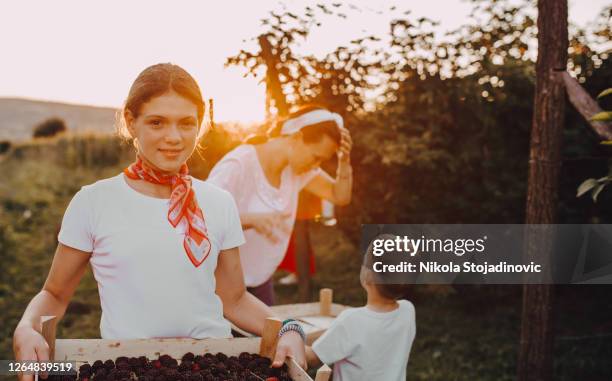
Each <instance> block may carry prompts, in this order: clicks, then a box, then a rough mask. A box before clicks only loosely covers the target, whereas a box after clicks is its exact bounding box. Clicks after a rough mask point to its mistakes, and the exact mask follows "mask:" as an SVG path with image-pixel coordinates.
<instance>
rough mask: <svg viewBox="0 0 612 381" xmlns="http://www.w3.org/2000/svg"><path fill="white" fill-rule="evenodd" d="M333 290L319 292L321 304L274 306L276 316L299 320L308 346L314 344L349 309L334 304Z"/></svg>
mask: <svg viewBox="0 0 612 381" xmlns="http://www.w3.org/2000/svg"><path fill="white" fill-rule="evenodd" d="M332 300H333V290H332V289H331V288H323V289H321V291H320V292H319V302H315V303H298V304H283V305H279V306H272V307H271V308H272V310H273V311H274V315H275V316H278V317H280V318H282V319H287V318H292V319H296V320H298V321H299V322H300V323H301V325H302V327H303V328H304V332H305V333H306V344H308V345H312V343H313V342H314V341H315V340H316V339H317V338H318V337H319V336H321V335H322V334H323V333H324V332H325V331H326V330H327V329H328V328H329V326H330V325H331V323H332V322H333V321H334V319H335V318H336V317H337V316H338V315H339V314H340V312H342V311H344V310H345V309H347V308H349V307H347V306H343V305H341V304H336V303H333V302H332ZM232 329H233V330H235V331H236V332H238V333H240V334H241V335H243V336H245V337H254V336H253V335H252V334H250V333H249V332H246V331H244V330H242V329H240V328H238V327H236V326H232Z"/></svg>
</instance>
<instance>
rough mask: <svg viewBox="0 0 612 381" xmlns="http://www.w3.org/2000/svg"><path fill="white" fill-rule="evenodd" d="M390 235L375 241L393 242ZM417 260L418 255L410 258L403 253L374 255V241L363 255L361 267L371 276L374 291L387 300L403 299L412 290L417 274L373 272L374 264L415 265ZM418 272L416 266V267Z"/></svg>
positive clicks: (394, 252)
mask: <svg viewBox="0 0 612 381" xmlns="http://www.w3.org/2000/svg"><path fill="white" fill-rule="evenodd" d="M395 238H396V236H395V235H392V234H381V235H379V236H377V237H376V239H383V240H388V239H391V240H395ZM417 260H418V253H417V254H416V255H414V256H411V255H410V254H408V253H405V252H397V251H395V250H391V251H385V254H384V255H382V256H375V255H374V240H372V242H370V245H369V246H368V249H367V251H366V253H365V255H364V259H363V266H364V267H365V268H366V269H367V270H368V271H369V272H370V273H371V274H372V277H373V278H374V286H375V287H376V290H377V291H378V292H379V293H380V294H381V295H382V296H383V297H385V298H387V299H393V300H397V299H403V298H405V297H406V296H407V295H408V293H409V292H410V290H411V289H412V288H413V286H414V283H415V281H416V277H417V275H418V273H389V272H376V271H374V270H373V266H374V263H375V262H382V263H383V264H384V265H398V264H401V263H402V262H407V263H415V262H416V261H417ZM417 270H418V265H417Z"/></svg>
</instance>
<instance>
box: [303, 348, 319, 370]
mask: <svg viewBox="0 0 612 381" xmlns="http://www.w3.org/2000/svg"><path fill="white" fill-rule="evenodd" d="M306 362H307V363H308V367H309V368H316V367H318V366H319V365H321V359H320V358H319V356H317V354H316V353H315V352H314V351H313V350H312V347H311V346H308V345H307V346H306Z"/></svg>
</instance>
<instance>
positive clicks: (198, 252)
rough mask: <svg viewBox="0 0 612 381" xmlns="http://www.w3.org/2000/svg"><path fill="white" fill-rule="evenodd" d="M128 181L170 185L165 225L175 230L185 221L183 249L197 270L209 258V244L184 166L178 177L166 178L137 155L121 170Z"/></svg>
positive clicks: (200, 210) (185, 166)
mask: <svg viewBox="0 0 612 381" xmlns="http://www.w3.org/2000/svg"><path fill="white" fill-rule="evenodd" d="M123 173H125V175H126V176H127V177H129V178H130V179H134V180H139V179H140V180H144V181H148V182H150V183H153V184H169V185H170V186H171V189H172V193H171V195H170V208H169V209H168V221H169V222H170V224H171V225H172V226H173V227H175V228H176V226H177V225H178V224H179V223H180V222H181V220H183V219H185V221H186V223H185V224H184V225H183V226H185V231H184V234H185V238H184V240H183V247H184V248H185V252H186V253H187V257H188V258H189V260H190V261H191V263H193V265H194V266H195V267H199V266H200V265H201V264H202V263H204V261H205V260H206V258H207V257H208V255H209V254H210V246H211V245H210V240H209V239H208V230H207V229H206V223H205V221H204V214H203V213H202V209H200V206H199V205H198V201H197V199H196V197H195V192H194V191H193V188H192V186H191V177H190V176H189V169H188V168H187V164H186V163H184V164H183V165H182V166H181V168H180V169H179V172H178V173H177V174H172V175H167V174H164V173H162V172H160V171H158V170H155V169H153V168H152V167H151V166H149V165H147V164H146V163H145V162H144V161H143V160H142V158H141V157H140V155H138V156H137V158H136V162H135V163H132V164H131V165H130V166H129V167H127V168H126V169H124V170H123Z"/></svg>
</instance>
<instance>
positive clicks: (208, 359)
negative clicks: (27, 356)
mask: <svg viewBox="0 0 612 381" xmlns="http://www.w3.org/2000/svg"><path fill="white" fill-rule="evenodd" d="M270 365H271V361H270V359H268V358H266V357H262V356H259V355H256V354H251V353H247V352H243V353H241V354H240V356H238V357H236V356H231V357H228V356H227V355H225V354H223V353H217V354H216V355H213V354H211V353H206V354H204V355H197V356H196V355H194V354H193V353H191V352H189V353H186V354H185V355H184V356H183V358H182V359H181V362H180V363H179V362H178V361H177V360H176V359H174V358H172V357H170V356H168V355H161V356H159V358H158V359H156V360H153V361H150V360H148V359H147V358H146V357H144V356H141V357H131V358H127V357H118V358H117V359H116V360H115V361H113V360H106V361H104V362H102V361H100V360H98V361H96V362H94V363H93V364H83V365H81V367H80V368H79V372H78V377H77V376H49V379H48V380H49V381H77V380H78V381H131V380H139V381H217V380H219V381H291V377H289V372H288V370H287V365H285V364H283V366H282V367H281V368H271V367H270Z"/></svg>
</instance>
